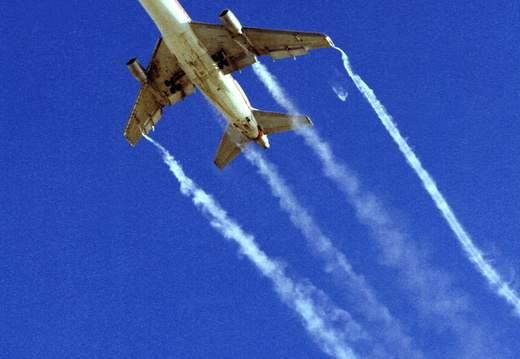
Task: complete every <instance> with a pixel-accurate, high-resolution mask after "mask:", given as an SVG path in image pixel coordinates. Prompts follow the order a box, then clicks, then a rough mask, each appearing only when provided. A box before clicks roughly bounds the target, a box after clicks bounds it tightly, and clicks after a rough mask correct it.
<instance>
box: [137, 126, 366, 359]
mask: <svg viewBox="0 0 520 359" xmlns="http://www.w3.org/2000/svg"><path fill="white" fill-rule="evenodd" d="M144 137H145V138H146V139H147V140H148V141H150V142H151V143H153V144H154V145H155V146H156V147H157V148H158V149H159V150H160V151H161V153H162V155H163V160H164V162H165V163H166V164H167V165H168V166H169V168H170V171H171V172H172V173H173V174H174V175H175V177H176V178H177V180H178V181H179V184H180V187H181V192H182V194H184V195H185V196H187V197H190V198H191V199H192V201H193V203H194V204H195V205H196V206H197V208H199V209H200V210H201V212H203V213H204V214H205V215H207V216H208V218H209V220H210V224H211V226H212V227H213V228H215V229H216V230H217V231H218V232H219V233H220V234H221V235H222V236H224V237H225V238H227V239H231V240H233V241H235V242H236V243H237V244H238V245H239V247H240V250H241V252H242V253H243V254H244V255H245V256H246V257H247V258H248V259H249V260H251V262H253V263H254V264H255V266H256V267H257V268H258V270H260V272H261V273H262V274H263V275H264V276H265V277H267V278H269V279H270V280H271V281H272V282H273V285H274V289H275V291H276V292H277V293H278V295H279V296H280V298H281V299H282V301H283V302H284V303H285V304H287V305H288V306H289V307H291V308H292V309H293V310H295V311H296V313H297V314H298V315H299V316H300V318H301V320H302V321H303V325H304V327H305V329H306V330H307V331H308V332H309V334H310V335H311V337H312V338H313V340H314V341H315V342H316V343H317V344H318V345H319V346H320V348H321V350H323V352H325V353H327V354H328V355H330V356H332V357H334V358H341V359H343V358H345V359H354V358H357V355H356V354H355V353H354V351H353V350H352V349H351V348H350V347H349V345H348V344H347V340H351V341H359V340H366V339H367V334H366V333H364V332H363V330H362V329H361V328H360V326H359V325H358V324H357V323H356V322H355V321H354V320H353V319H352V318H351V316H350V314H349V313H348V312H346V311H345V310H342V309H340V308H338V307H336V306H335V305H333V304H332V303H331V302H330V299H328V297H327V296H326V295H325V294H324V293H323V292H321V291H319V290H318V289H316V288H315V287H314V286H313V285H312V284H309V283H301V282H295V281H293V280H292V279H290V278H289V277H287V276H286V274H285V271H284V266H283V264H282V263H280V262H278V261H275V260H273V259H271V258H269V257H268V256H267V255H266V253H265V252H263V251H262V250H261V249H260V248H259V247H258V245H257V244H256V242H255V239H254V237H253V236H252V235H250V234H247V233H245V232H244V231H243V230H242V228H241V227H240V226H239V225H238V224H237V223H236V222H235V221H234V220H232V219H231V218H229V217H228V215H227V213H226V211H224V210H223V209H222V207H220V205H219V204H218V203H217V202H216V201H215V200H214V199H213V197H212V196H210V195H209V194H207V193H206V192H205V191H204V190H202V189H201V188H200V187H199V186H198V185H197V184H196V183H195V182H194V181H193V180H192V179H190V178H189V177H187V176H186V174H185V173H184V171H183V169H182V167H181V165H180V164H179V163H178V162H177V161H176V160H175V159H174V158H173V156H171V155H170V154H169V153H168V151H166V149H165V148H164V147H162V146H161V145H160V144H158V143H157V142H155V141H154V140H152V139H151V138H149V137H148V136H144Z"/></svg>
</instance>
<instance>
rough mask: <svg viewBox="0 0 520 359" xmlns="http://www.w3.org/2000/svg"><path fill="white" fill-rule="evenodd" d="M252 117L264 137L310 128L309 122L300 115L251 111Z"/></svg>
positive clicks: (305, 117)
mask: <svg viewBox="0 0 520 359" xmlns="http://www.w3.org/2000/svg"><path fill="white" fill-rule="evenodd" d="M253 116H254V117H255V119H256V122H258V125H259V126H260V129H261V130H262V132H263V133H264V134H266V135H271V134H273V133H278V132H284V131H290V130H296V129H299V128H303V127H308V126H312V122H311V120H310V119H309V118H308V117H307V116H302V115H289V114H287V113H279V112H269V111H260V110H253Z"/></svg>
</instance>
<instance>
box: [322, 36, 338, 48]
mask: <svg viewBox="0 0 520 359" xmlns="http://www.w3.org/2000/svg"><path fill="white" fill-rule="evenodd" d="M325 36H326V38H325V40H327V42H328V44H329V46H330V47H336V46H334V43H333V42H332V40H331V38H330V37H328V36H327V35H325Z"/></svg>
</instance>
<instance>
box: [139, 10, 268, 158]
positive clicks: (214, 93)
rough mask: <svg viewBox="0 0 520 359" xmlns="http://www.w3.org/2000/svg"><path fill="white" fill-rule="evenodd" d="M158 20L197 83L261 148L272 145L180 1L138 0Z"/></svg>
mask: <svg viewBox="0 0 520 359" xmlns="http://www.w3.org/2000/svg"><path fill="white" fill-rule="evenodd" d="M139 1H140V2H141V4H142V5H143V7H144V8H145V9H146V11H147V12H148V14H149V15H150V16H151V18H152V19H153V20H154V22H155V23H156V25H157V27H158V28H159V31H160V32H161V34H162V36H163V39H164V41H165V43H166V46H168V49H169V50H170V51H171V52H172V53H173V54H174V55H175V57H176V58H177V61H178V62H179V66H180V67H181V68H182V70H183V71H184V72H185V73H186V75H187V76H188V77H189V79H190V80H191V81H192V82H193V84H194V85H195V86H197V87H198V88H199V90H200V91H201V92H202V93H203V94H204V95H205V96H206V97H207V98H208V99H209V100H210V101H211V102H212V103H213V104H214V105H215V106H216V107H217V108H218V110H219V111H220V112H221V113H222V114H223V115H224V116H225V117H226V119H227V120H228V121H230V122H231V123H233V124H234V125H235V126H236V127H237V128H238V129H239V130H240V131H241V132H242V133H244V135H246V136H247V137H249V138H251V139H253V140H255V141H256V142H257V143H258V144H259V145H260V146H262V147H266V148H267V147H269V142H268V141H267V136H265V135H263V133H262V132H261V131H260V130H259V128H258V124H257V122H256V120H255V118H254V116H253V114H252V111H251V105H250V104H249V101H248V99H247V97H246V96H245V94H244V92H243V91H242V89H241V88H240V86H239V85H238V83H237V82H236V81H235V80H234V79H233V77H232V76H231V75H229V74H228V75H225V74H224V73H223V72H222V70H220V69H219V67H218V65H217V64H216V63H215V62H214V61H213V59H212V58H211V54H209V53H208V51H207V49H206V47H205V46H204V45H203V44H202V43H201V42H200V41H199V39H198V37H197V35H196V34H195V33H194V32H193V30H192V29H191V27H190V25H189V23H190V21H191V19H190V17H189V16H188V14H187V13H186V12H185V11H184V9H183V8H182V6H181V5H180V4H179V2H178V1H177V0H139Z"/></svg>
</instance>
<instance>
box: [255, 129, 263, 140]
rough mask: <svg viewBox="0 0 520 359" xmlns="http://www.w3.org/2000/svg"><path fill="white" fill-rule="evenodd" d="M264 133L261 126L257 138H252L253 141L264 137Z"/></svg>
mask: <svg viewBox="0 0 520 359" xmlns="http://www.w3.org/2000/svg"><path fill="white" fill-rule="evenodd" d="M263 135H264V133H263V132H262V130H261V129H260V128H258V136H256V137H255V138H252V140H253V141H256V140H259V139H261V138H262V136H263Z"/></svg>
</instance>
